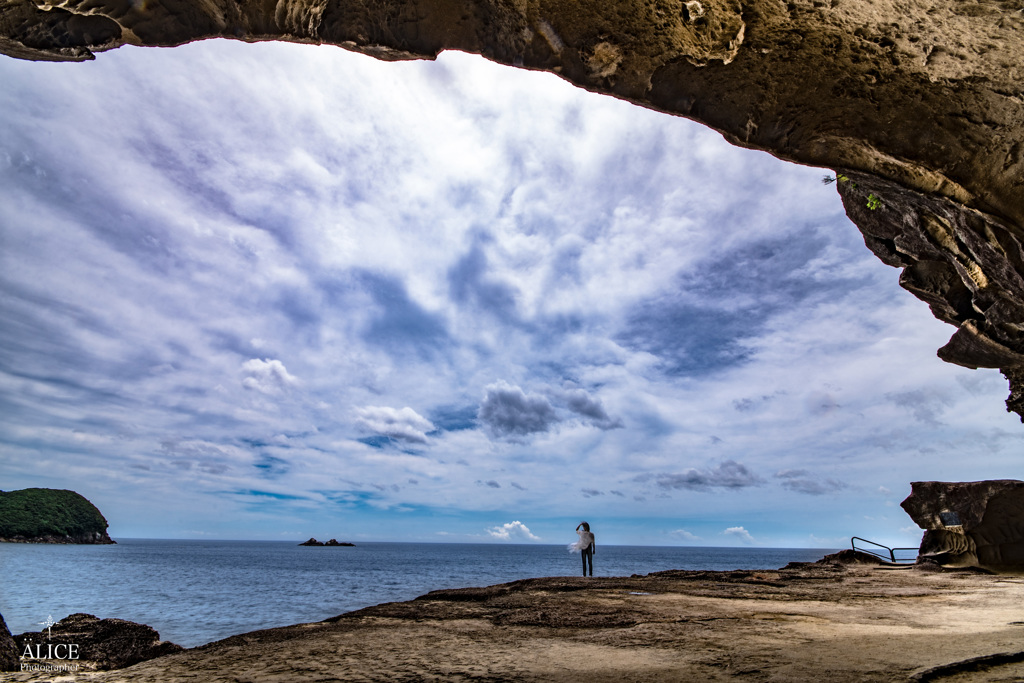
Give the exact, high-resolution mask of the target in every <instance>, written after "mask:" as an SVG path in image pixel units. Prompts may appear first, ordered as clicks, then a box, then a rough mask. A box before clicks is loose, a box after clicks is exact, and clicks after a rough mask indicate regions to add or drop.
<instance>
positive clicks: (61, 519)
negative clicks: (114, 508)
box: [0, 489, 115, 544]
mask: <svg viewBox="0 0 1024 683" xmlns="http://www.w3.org/2000/svg"><path fill="white" fill-rule="evenodd" d="M107 526H108V525H107V520H106V519H105V518H104V517H103V514H102V513H101V512H100V511H99V510H98V509H97V508H96V506H95V505H93V504H92V503H90V502H89V501H88V500H86V499H85V498H84V497H83V496H81V495H79V494H77V493H75V492H74V491H66V490H58V489H22V490H21V491H7V492H4V491H0V542H7V543H105V544H110V543H114V542H115V541H114V540H113V539H111V538H110V536H108V535H107Z"/></svg>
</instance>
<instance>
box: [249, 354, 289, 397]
mask: <svg viewBox="0 0 1024 683" xmlns="http://www.w3.org/2000/svg"><path fill="white" fill-rule="evenodd" d="M242 373H243V374H244V375H245V377H244V378H243V379H242V386H243V387H245V388H246V389H249V390H250V391H259V392H261V393H264V394H276V393H279V392H281V391H283V390H285V389H287V388H289V387H292V386H295V385H296V384H298V382H299V381H298V379H296V378H295V377H293V376H292V375H291V374H290V373H289V372H288V369H287V368H286V367H285V366H284V363H282V362H281V361H279V360H271V359H264V360H260V359H259V358H253V359H251V360H247V361H245V362H244V363H242Z"/></svg>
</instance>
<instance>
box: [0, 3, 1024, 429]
mask: <svg viewBox="0 0 1024 683" xmlns="http://www.w3.org/2000/svg"><path fill="white" fill-rule="evenodd" d="M212 37H224V38H235V39H239V40H246V41H260V40H287V41H293V42H304V43H331V44H335V45H339V46H341V47H343V48H345V49H348V50H354V51H357V52H362V53H365V54H369V55H372V56H374V57H378V58H380V59H385V60H397V59H415V58H432V57H434V56H436V55H437V54H438V52H440V51H441V50H446V49H455V50H462V51H466V52H472V53H478V54H482V55H484V56H486V57H488V58H489V59H492V60H494V61H497V62H501V63H504V64H510V65H515V66H521V67H524V68H529V69H540V70H547V71H553V72H556V73H558V74H560V75H561V76H562V77H563V78H565V79H567V80H569V81H571V82H573V83H575V84H577V85H580V86H582V87H584V88H587V89H589V90H592V91H595V92H601V93H607V94H610V95H614V96H616V97H620V98H624V99H628V100H630V101H632V102H635V103H637V104H639V105H641V106H645V107H650V108H654V109H658V110H660V111H664V112H667V113H670V114H675V115H680V116H686V117H688V118H691V119H694V120H697V121H701V122H703V123H705V124H707V125H709V126H711V127H712V128H714V129H716V130H718V131H720V132H722V134H723V135H724V136H725V137H726V139H728V140H729V141H731V142H732V143H734V144H737V145H741V146H743V147H749V148H754V149H761V150H766V151H768V152H771V153H772V154H774V155H775V156H778V157H780V158H782V159H787V160H791V161H796V162H799V163H804V164H811V165H817V166H823V167H828V168H832V169H835V170H836V172H837V173H838V174H839V175H841V176H843V177H844V178H846V179H847V180H846V181H841V182H840V183H839V190H840V193H841V194H842V196H843V200H844V202H845V204H846V208H847V212H848V214H849V215H850V217H851V219H852V220H853V221H854V222H855V223H856V224H857V225H858V226H859V227H860V229H861V230H862V232H863V233H864V236H865V241H866V243H867V245H868V247H869V248H871V249H872V251H874V252H875V253H876V254H877V255H878V256H879V257H880V258H881V259H882V260H883V261H885V262H886V263H889V264H890V265H893V266H898V267H901V268H903V269H904V272H903V276H902V277H901V283H902V284H903V286H904V287H906V288H907V289H908V290H910V291H911V292H912V293H914V294H915V295H916V296H918V297H919V298H921V299H923V300H924V301H926V302H927V303H928V304H929V305H930V306H931V308H932V310H933V311H934V312H935V314H936V316H938V317H939V318H940V319H942V320H944V321H946V322H949V323H950V324H952V325H955V326H956V327H957V331H956V333H955V334H954V335H953V338H952V339H951V340H950V342H949V344H947V345H946V346H944V347H943V348H942V350H941V351H940V356H941V357H942V358H943V359H944V360H946V361H948V362H951V363H957V364H959V365H964V366H967V367H992V368H1000V369H1001V370H1002V371H1003V373H1004V374H1005V375H1006V376H1007V378H1008V379H1009V381H1010V389H1011V394H1010V398H1009V400H1008V401H1007V406H1008V409H1010V410H1013V411H1015V412H1017V413H1020V414H1024V297H1022V293H1024V250H1022V248H1021V239H1022V237H1024V135H1022V124H1024V86H1022V83H1024V62H1022V57H1021V56H1022V55H1024V0H905V1H901V2H897V1H896V0H876V1H873V2H858V1H856V0H746V1H744V2H741V1H740V0H692V1H687V0H602V1H601V2H596V1H593V0H583V1H582V2H581V1H580V0H545V2H540V1H539V0H443V1H442V0H351V1H350V0H278V1H277V2H273V3H266V2H257V1H256V0H203V1H202V2H200V1H199V0H147V1H146V2H126V1H124V0H8V1H7V2H5V3H4V4H3V5H2V6H0V52H2V53H4V54H7V55H10V56H13V57H19V58H23V59H37V60H66V61H81V60H86V59H92V58H93V53H94V52H99V51H103V50H109V49H113V48H116V47H119V46H121V45H126V44H131V45H153V46H171V45H180V44H182V43H186V42H189V41H193V40H199V39H204V38H212ZM754 181H756V179H752V182H754Z"/></svg>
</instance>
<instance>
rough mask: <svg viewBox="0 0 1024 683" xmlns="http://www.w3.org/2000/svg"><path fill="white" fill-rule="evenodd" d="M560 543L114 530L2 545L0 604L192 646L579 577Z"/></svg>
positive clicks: (621, 552) (731, 561) (613, 572)
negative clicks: (144, 534)
mask: <svg viewBox="0 0 1024 683" xmlns="http://www.w3.org/2000/svg"><path fill="white" fill-rule="evenodd" d="M832 552H835V550H834V549H807V548H800V549H793V548H695V547H660V546H614V545H601V546H598V549H597V553H596V554H595V555H594V576H631V575H633V574H640V575H643V574H649V573H651V572H657V571H663V570H667V569H689V570H716V571H725V570H733V569H778V568H780V567H783V566H785V565H786V564H787V563H789V562H813V561H816V560H819V559H821V558H822V557H824V556H825V555H826V554H828V553H832ZM581 564H582V562H581V559H580V555H579V553H575V554H573V553H570V552H569V551H568V550H567V549H566V546H564V545H557V546H556V545H535V544H531V545H511V544H464V543H359V544H358V545H356V546H355V547H303V546H298V545H296V544H295V543H293V542H281V541H196V540H143V539H117V545H47V544H21V543H0V576H2V577H3V578H2V580H0V614H2V615H3V618H4V620H5V621H6V622H7V626H8V628H9V629H10V631H11V633H15V634H17V633H24V632H26V631H39V630H42V629H43V628H44V627H45V624H46V622H47V621H48V620H53V621H59V620H60V619H62V618H64V617H66V616H68V615H69V614H74V613H76V612H85V613H87V614H93V615H95V616H97V617H100V618H107V617H114V618H119V619H128V620H130V621H135V622H139V623H142V624H148V625H149V626H152V627H153V628H155V629H156V630H157V631H158V632H159V633H160V637H161V639H163V640H169V641H172V642H175V643H178V644H179V645H183V646H185V647H194V646H197V645H203V644H205V643H209V642H213V641H216V640H220V639H222V638H226V637H228V636H232V635H237V634H240V633H245V632H248V631H254V630H257V629H264V628H272V627H276V626H287V625H289V624H298V623H306V622H314V621H321V620H323V619H326V618H328V617H333V616H336V615H339V614H342V613H344V612H349V611H352V610H356V609H360V608H363V607H368V606H370V605H376V604H380V603H384V602H396V601H404V600H411V599H412V598H415V597H417V596H420V595H423V594H424V593H427V592H429V591H432V590H438V589H442V588H462V587H467V586H489V585H493V584H497V583H505V582H508V581H515V580H517V579H527V578H535V577H548V576H578V575H580V574H581V573H582V568H581Z"/></svg>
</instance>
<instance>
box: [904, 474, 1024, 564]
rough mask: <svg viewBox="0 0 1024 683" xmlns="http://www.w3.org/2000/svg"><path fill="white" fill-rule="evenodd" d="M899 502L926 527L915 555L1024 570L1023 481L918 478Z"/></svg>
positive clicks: (943, 560)
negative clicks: (907, 494)
mask: <svg viewBox="0 0 1024 683" xmlns="http://www.w3.org/2000/svg"><path fill="white" fill-rule="evenodd" d="M900 505H901V506H902V507H903V509H904V510H905V511H906V512H907V514H908V515H910V517H911V519H913V520H914V522H915V523H916V524H917V525H918V526H919V527H921V528H922V529H924V535H923V537H922V539H921V547H920V550H919V554H918V559H919V560H923V559H928V560H931V561H934V562H937V563H939V564H941V565H943V566H947V567H980V568H982V569H987V570H989V571H994V572H1001V573H1014V574H1020V573H1024V481H1018V480H1016V479H1000V480H990V481H971V482H943V481H916V482H914V483H912V484H911V493H910V495H909V496H907V498H906V500H904V501H903V502H902V503H900Z"/></svg>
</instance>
